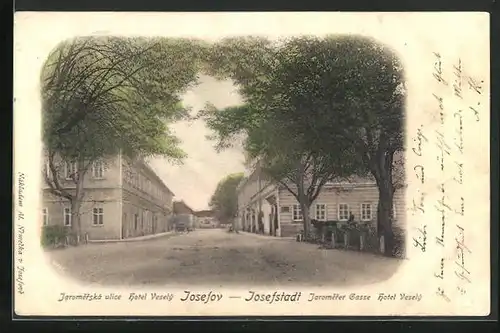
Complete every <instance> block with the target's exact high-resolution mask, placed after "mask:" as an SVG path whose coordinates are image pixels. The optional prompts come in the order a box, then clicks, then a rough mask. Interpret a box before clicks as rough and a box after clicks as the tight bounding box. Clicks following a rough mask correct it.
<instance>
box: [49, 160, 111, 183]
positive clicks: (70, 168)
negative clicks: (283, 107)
mask: <svg viewBox="0 0 500 333" xmlns="http://www.w3.org/2000/svg"><path fill="white" fill-rule="evenodd" d="M45 170H46V172H47V176H48V177H51V171H50V167H49V162H47V163H46V166H45ZM77 172H78V166H77V163H76V162H65V163H64V173H63V175H64V178H65V179H67V180H70V179H72V177H73V176H74V175H75V174H76V173H77ZM91 176H92V178H94V179H103V178H104V163H103V162H102V161H101V160H98V161H95V162H94V163H92V167H91Z"/></svg>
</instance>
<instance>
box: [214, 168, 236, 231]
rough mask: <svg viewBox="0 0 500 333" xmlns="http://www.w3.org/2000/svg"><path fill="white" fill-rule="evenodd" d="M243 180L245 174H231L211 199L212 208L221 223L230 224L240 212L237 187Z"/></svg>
mask: <svg viewBox="0 0 500 333" xmlns="http://www.w3.org/2000/svg"><path fill="white" fill-rule="evenodd" d="M242 179H243V173H235V174H230V175H228V176H227V177H225V178H224V179H222V180H221V181H220V182H219V184H218V185H217V188H216V190H215V192H214V194H213V195H212V197H211V199H210V203H209V205H210V208H211V209H212V210H214V211H215V214H216V216H217V218H218V219H219V220H220V221H221V222H229V221H232V219H233V218H234V217H235V216H236V214H237V212H238V194H237V191H236V189H237V187H238V185H239V184H240V182H241V181H242Z"/></svg>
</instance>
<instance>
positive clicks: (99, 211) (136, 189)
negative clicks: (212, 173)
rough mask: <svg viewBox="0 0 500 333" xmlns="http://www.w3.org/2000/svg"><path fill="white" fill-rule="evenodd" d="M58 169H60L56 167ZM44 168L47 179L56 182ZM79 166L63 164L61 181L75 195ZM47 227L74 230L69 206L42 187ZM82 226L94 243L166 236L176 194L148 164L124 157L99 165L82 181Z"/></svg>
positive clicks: (46, 187) (48, 189) (106, 160)
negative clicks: (147, 236)
mask: <svg viewBox="0 0 500 333" xmlns="http://www.w3.org/2000/svg"><path fill="white" fill-rule="evenodd" d="M54 164H55V163H54ZM48 170H49V168H48V163H46V165H45V167H44V173H45V177H52V172H50V171H48ZM76 170H77V166H76V164H75V163H70V162H64V161H58V163H57V169H56V174H57V175H58V177H57V179H58V181H59V183H60V184H61V187H63V188H64V189H65V190H67V191H69V192H72V191H73V192H74V191H75V188H76V185H75V182H74V181H73V180H72V174H74V173H75V171H76ZM42 186H43V205H42V215H43V224H44V225H61V226H66V227H71V219H72V213H71V205H70V202H69V200H67V199H64V198H61V197H60V196H57V195H54V194H53V193H52V191H51V189H50V187H49V186H48V184H47V181H44V182H43V185H42ZM82 187H83V193H84V194H83V199H82V200H81V207H80V224H81V230H82V233H83V234H86V235H87V236H88V239H89V240H116V239H125V238H131V237H138V236H145V235H150V234H156V233H161V232H166V231H168V230H170V229H171V225H170V224H169V223H170V217H171V215H172V212H173V202H172V200H173V193H172V191H171V190H170V189H169V188H168V187H167V186H166V185H165V184H164V183H163V181H162V180H161V179H160V178H159V177H158V176H157V175H156V173H155V172H154V171H153V170H152V169H151V168H150V167H149V165H148V164H147V163H146V162H145V161H143V160H136V161H132V160H130V159H128V158H126V157H124V156H122V155H121V154H119V155H118V156H115V157H110V158H107V159H103V160H100V161H96V162H94V163H93V164H92V165H91V166H90V168H89V169H88V171H87V173H86V175H85V178H84V181H83V186H82Z"/></svg>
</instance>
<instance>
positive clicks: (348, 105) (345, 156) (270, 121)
mask: <svg viewBox="0 0 500 333" xmlns="http://www.w3.org/2000/svg"><path fill="white" fill-rule="evenodd" d="M211 52H212V55H211V57H209V62H208V63H209V65H211V66H212V71H213V73H215V74H217V75H219V76H220V77H225V78H231V79H232V80H233V81H234V82H235V83H236V84H237V85H238V86H239V88H240V93H241V94H242V96H243V100H244V102H245V104H244V106H242V107H232V108H227V109H225V110H221V111H220V112H217V111H215V110H213V109H211V110H208V111H205V113H204V114H203V116H204V117H205V119H207V124H208V126H209V127H210V128H211V129H212V130H213V131H214V133H215V135H214V138H215V139H216V140H217V143H218V145H219V146H220V147H225V146H227V145H228V144H230V143H231V142H234V141H235V140H234V138H235V136H238V135H241V134H243V135H244V136H245V142H244V147H245V151H246V153H247V156H248V157H249V159H257V160H259V164H260V166H261V167H262V169H263V170H264V171H265V172H266V173H267V174H269V175H271V177H272V178H274V179H275V180H276V181H278V182H281V183H282V185H283V186H285V187H287V189H288V190H289V191H290V192H291V193H292V194H293V195H295V197H296V198H297V200H298V201H299V202H300V203H301V205H302V206H303V208H304V207H307V206H308V205H309V204H310V203H311V202H312V201H314V199H315V198H316V196H317V195H318V194H319V191H320V189H321V188H322V186H323V185H324V184H325V183H326V182H327V181H331V180H336V179H339V178H344V179H345V178H349V177H350V176H352V175H361V176H366V175H367V173H368V172H370V173H371V174H372V175H373V176H374V177H375V179H376V180H377V184H378V185H379V191H380V193H381V200H380V202H381V205H379V211H381V212H382V213H381V214H379V215H378V217H379V220H381V221H382V224H383V225H384V226H385V227H384V230H388V229H390V228H388V227H389V226H390V224H391V221H390V218H389V216H388V215H387V214H388V213H387V212H388V211H389V210H388V209H387V207H392V193H393V192H394V188H395V184H394V182H393V179H392V169H393V156H394V153H395V152H398V151H401V150H402V149H403V143H404V142H403V122H404V114H403V108H404V100H405V87H404V83H403V69H402V66H401V64H400V63H399V62H398V59H397V56H396V55H395V54H393V53H392V52H390V51H388V49H387V48H386V47H385V46H384V45H381V44H379V43H377V42H376V41H374V40H372V39H370V38H365V37H358V36H328V37H325V38H317V37H309V36H301V37H293V38H289V39H285V40H281V41H278V42H275V43H272V42H270V41H268V40H266V39H262V38H240V39H238V38H231V39H227V40H224V41H222V42H221V43H219V44H218V45H216V46H214V47H213V48H212V50H211ZM290 183H292V184H294V185H295V187H296V188H295V189H294V188H292V187H290V186H288V185H287V184H290ZM381 207H382V208H381ZM307 220H308V218H307V217H306V218H305V221H304V222H305V225H304V227H305V228H306V227H307V226H306V222H307Z"/></svg>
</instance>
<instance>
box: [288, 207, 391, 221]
mask: <svg viewBox="0 0 500 333" xmlns="http://www.w3.org/2000/svg"><path fill="white" fill-rule="evenodd" d="M360 210H361V221H371V220H372V219H373V211H372V204H370V203H361V206H360ZM350 214H351V210H350V206H349V204H345V203H341V204H339V205H338V210H337V219H338V220H339V221H348V220H349V215H350ZM392 214H393V218H395V217H396V216H395V215H396V210H395V209H393V212H392ZM314 216H315V219H316V220H318V221H326V219H327V212H326V205H325V204H316V206H315V214H314ZM292 218H293V221H302V220H303V216H302V209H301V208H300V205H297V204H296V205H293V212H292Z"/></svg>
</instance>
